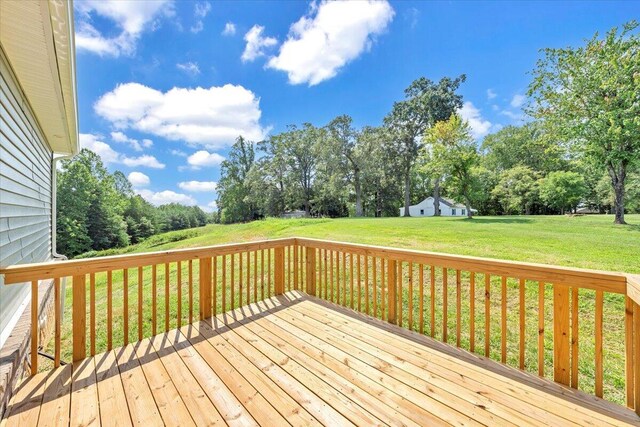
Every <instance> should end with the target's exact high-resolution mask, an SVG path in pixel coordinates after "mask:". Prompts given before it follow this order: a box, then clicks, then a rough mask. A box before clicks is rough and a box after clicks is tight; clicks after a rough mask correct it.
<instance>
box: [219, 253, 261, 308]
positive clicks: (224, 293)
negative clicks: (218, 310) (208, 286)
mask: <svg viewBox="0 0 640 427" xmlns="http://www.w3.org/2000/svg"><path fill="white" fill-rule="evenodd" d="M255 264H256V265H258V263H257V262H256V263H255ZM220 290H221V291H222V313H226V312H227V256H226V255H222V283H221V284H220Z"/></svg>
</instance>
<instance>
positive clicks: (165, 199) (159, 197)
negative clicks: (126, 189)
mask: <svg viewBox="0 0 640 427" xmlns="http://www.w3.org/2000/svg"><path fill="white" fill-rule="evenodd" d="M137 193H138V194H139V195H141V196H142V197H143V198H144V199H145V200H146V201H147V202H149V203H151V204H153V205H156V206H160V205H166V204H168V203H180V204H182V205H189V206H194V205H196V204H197V202H196V199H194V198H193V197H191V196H188V195H186V194H182V193H176V192H175V191H171V190H164V191H158V192H153V191H151V190H146V189H143V190H137Z"/></svg>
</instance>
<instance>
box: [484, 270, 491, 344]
mask: <svg viewBox="0 0 640 427" xmlns="http://www.w3.org/2000/svg"><path fill="white" fill-rule="evenodd" d="M490 352H491V275H490V274H489V273H485V274H484V355H485V356H486V357H489V356H490Z"/></svg>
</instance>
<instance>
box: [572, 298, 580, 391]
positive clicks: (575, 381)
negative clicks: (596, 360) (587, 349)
mask: <svg viewBox="0 0 640 427" xmlns="http://www.w3.org/2000/svg"><path fill="white" fill-rule="evenodd" d="M571 387H573V388H578V288H577V287H575V286H574V287H573V288H571Z"/></svg>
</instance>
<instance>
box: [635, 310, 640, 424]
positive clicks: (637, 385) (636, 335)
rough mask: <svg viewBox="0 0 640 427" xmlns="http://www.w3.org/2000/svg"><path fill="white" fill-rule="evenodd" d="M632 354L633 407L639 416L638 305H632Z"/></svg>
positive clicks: (639, 326)
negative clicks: (634, 391)
mask: <svg viewBox="0 0 640 427" xmlns="http://www.w3.org/2000/svg"><path fill="white" fill-rule="evenodd" d="M633 343H634V344H633V346H634V349H633V353H634V359H635V361H636V363H634V364H633V370H634V383H635V390H636V393H635V402H634V407H635V411H636V414H638V416H640V366H639V365H640V363H638V359H639V358H640V304H636V303H634V304H633Z"/></svg>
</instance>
